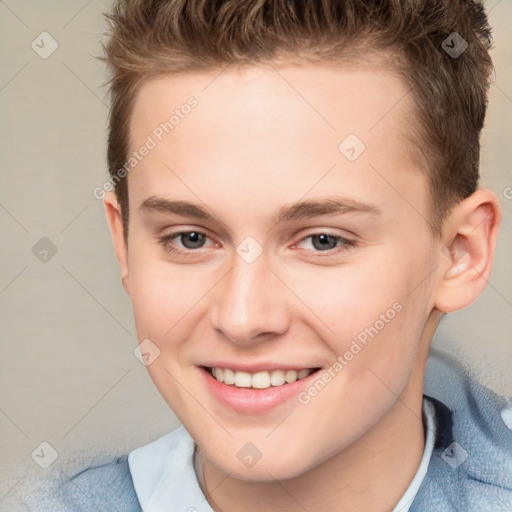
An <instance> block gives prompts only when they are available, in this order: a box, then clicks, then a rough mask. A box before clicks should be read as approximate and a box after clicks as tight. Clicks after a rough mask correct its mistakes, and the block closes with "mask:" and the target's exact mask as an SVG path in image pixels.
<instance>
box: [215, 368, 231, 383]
mask: <svg viewBox="0 0 512 512" xmlns="http://www.w3.org/2000/svg"><path fill="white" fill-rule="evenodd" d="M214 377H215V375H214ZM215 378H217V377H215ZM234 383H235V372H234V371H233V370H230V369H229V368H225V369H224V384H234Z"/></svg>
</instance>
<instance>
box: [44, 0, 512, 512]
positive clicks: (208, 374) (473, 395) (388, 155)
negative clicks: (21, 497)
mask: <svg viewBox="0 0 512 512" xmlns="http://www.w3.org/2000/svg"><path fill="white" fill-rule="evenodd" d="M109 20H110V22H111V32H110V39H109V41H108V44H107V45H106V59H107V62H108V65H109V69H110V71H111V73H112V78H111V92H112V105H111V111H110V127H109V130H110V131H109V141H108V163H109V169H110V174H111V178H110V179H109V181H108V182H106V183H105V185H104V186H103V187H100V188H99V189H98V190H97V191H96V192H95V193H96V194H97V195H98V196H99V197H102V198H103V199H104V204H105V208H106V214H107V218H108V222H109V225H110V228H111V231H112V236H113V241H114V246H115V251H116V254H117V258H118V260H119V263H120V266H121V272H122V282H123V286H124V288H125V290H126V292H127V293H128V294H129V295H130V298H131V301H132V304H133V311H134V316H135V322H136V328H137V334H138V338H139V340H140V347H141V355H142V357H143V360H144V362H145V364H146V365H147V369H148V371H149V374H150V376H151V378H152V380H153V382H154V383H155V385H156V387H157V389H158V391H159V392H160V393H161V395H162V396H163V398H164V399H165V400H166V402H167V403H168V404H169V406H170V407H171V408H172V410H173V411H174V413H175V414H176V416H177V417H178V418H179V420H180V421H181V423H182V425H183V426H182V427H180V428H179V429H177V430H175V431H173V432H171V433H169V434H167V435H165V436H163V437H162V438H160V439H158V440H156V441H154V442H153V443H151V444H149V445H147V446H143V447H141V448H138V449H136V450H134V451H132V452H131V453H130V454H129V455H127V456H125V457H121V458H118V459H116V460H115V461H113V462H112V463H111V464H107V465H103V466H100V467H93V468H89V469H87V470H85V471H83V472H81V473H80V474H78V475H76V476H75V477H73V478H72V479H70V481H68V482H66V483H65V484H64V485H63V486H62V487H61V488H60V489H59V491H58V493H57V494H56V495H55V496H54V499H55V501H56V502H57V503H61V504H65V507H66V508H65V509H66V510H97V509H98V508H99V509H101V510H134V511H135V510H143V511H144V512H149V511H151V512H156V511H159V512H163V511H168V512H177V511H180V512H185V511H196V510H197V511H210V512H211V511H212V510H214V511H217V512H234V511H240V510H244V511H245V512H251V511H256V510H257V511H259V512H263V511H273V512H275V511H287V512H290V511H295V510H297V511H299V510H300V511H305V510H306V511H308V512H317V511H322V512H325V511H333V512H334V511H336V512H340V511H351V512H354V511H363V510H364V511H369V510H371V511H372V512H384V511H394V512H399V511H400V512H405V511H408V510H409V511H410V512H413V511H414V512H418V511H422V512H423V511H430V510H432V511H434V510H435V511H437V512H439V511H452V510H461V511H477V510H478V511H482V510H496V511H497V510H503V511H505V510H510V509H511V507H512V454H511V452H512V432H511V426H512V422H511V421H510V415H511V409H510V401H508V400H507V399H506V398H504V397H501V396H498V395H497V394H495V393H493V392H491V391H490V390H488V389H486V388H484V387H483V386H481V385H480V384H478V383H477V382H476V381H474V380H472V379H470V378H469V377H468V375H466V373H465V372H464V371H463V370H462V369H461V368H460V367H458V366H457V364H456V363H455V362H454V361H452V360H450V359H449V358H447V357H445V356H441V355H439V354H435V353H431V351H430V344H431V341H432V337H433V335H434V332H435V330H436V328H437V326H438V324H439V321H440V320H441V318H442V317H443V315H445V314H447V313H450V312H452V311H456V310H459V309H461V308H464V307H465V306H467V305H468V304H470V303H471V302H473V301H474V300H475V299H476V298H477V297H478V296H479V295H480V293H481V292H482V290H483V289H484V287H485V285H486V282H487V280H488V279H489V275H490V272H491V264H492V258H493V253H494V249H495V243H496V237H497V232H498V225H499V222H500V207H499V202H498V199H497V197H496V196H495V194H493V193H492V192H491V191H489V190H485V189H482V188H479V187H478V179H479V148H480V146H479V136H480V132H481V129H482V126H483V122H484V117H485V112H486V101H487V99H486V98H487V90H488V86H489V75H490V72H491V69H492V62H491V59H490V57H489V53H488V50H489V48H490V44H491V39H490V29H489V26H488V22H487V19H486V16H485V13H484V9H483V6H482V4H481V2H479V1H471V0H428V1H427V0H415V1H405V0H404V1H397V0H379V1H371V0H322V1H320V0H319V1H316V0H315V1H314V0H244V1H242V0H219V1H216V0H211V1H208V0H132V1H129V2H128V1H119V2H117V3H116V4H115V6H114V9H113V11H112V13H111V14H109ZM429 355H430V357H429ZM63 506H64V505H63Z"/></svg>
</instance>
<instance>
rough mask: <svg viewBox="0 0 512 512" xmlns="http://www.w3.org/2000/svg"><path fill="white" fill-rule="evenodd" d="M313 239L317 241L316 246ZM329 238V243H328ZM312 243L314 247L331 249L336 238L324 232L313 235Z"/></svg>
mask: <svg viewBox="0 0 512 512" xmlns="http://www.w3.org/2000/svg"><path fill="white" fill-rule="evenodd" d="M315 239H317V240H318V241H319V244H318V247H317V246H316V245H317V244H315ZM329 239H331V243H329ZM313 245H315V248H316V249H319V248H320V249H325V248H328V249H332V248H333V247H334V246H335V245H336V240H335V239H334V238H333V237H331V235H326V234H325V233H324V234H322V235H317V236H315V237H313Z"/></svg>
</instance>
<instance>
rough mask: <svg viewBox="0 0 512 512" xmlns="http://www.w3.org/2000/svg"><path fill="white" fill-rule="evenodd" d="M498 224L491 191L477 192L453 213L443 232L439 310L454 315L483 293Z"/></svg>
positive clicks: (496, 209)
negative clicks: (453, 313) (453, 312)
mask: <svg viewBox="0 0 512 512" xmlns="http://www.w3.org/2000/svg"><path fill="white" fill-rule="evenodd" d="M500 220H501V212H500V204H499V200H498V198H497V197H496V195H495V194H494V193H493V192H491V191H490V190H483V189H480V190H477V191H476V192H475V193H474V194H472V195H471V196H470V197H468V198H467V199H465V200H463V201H462V202H460V203H459V204H458V205H457V206H456V207H455V208H454V209H453V211H452V213H451V214H450V217H449V218H448V219H447V221H446V224H445V230H444V246H443V248H442V253H443V255H442V256H441V266H442V270H441V272H442V278H441V281H440V282H439V285H438V287H437V289H436V296H435V306H436V308H437V309H438V310H440V311H442V312H443V313H450V312H452V311H457V310H459V309H462V308H464V307H466V306H468V305H469V304H471V303H472V302H473V301H474V300H476V299H477V298H478V296H479V295H480V294H481V293H482V291H483V289H484V288H485V286H486V284H487V281H488V280H489V277H490V274H491V268H492V259H493V256H494V250H495V246H496V238H497V234H498V227H499V223H500Z"/></svg>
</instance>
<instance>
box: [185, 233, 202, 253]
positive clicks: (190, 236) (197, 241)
mask: <svg viewBox="0 0 512 512" xmlns="http://www.w3.org/2000/svg"><path fill="white" fill-rule="evenodd" d="M183 237H184V239H185V242H187V243H189V244H191V246H190V245H187V243H184V245H185V246H186V247H188V248H189V249H191V248H196V247H199V246H200V245H201V242H202V235H201V233H196V232H195V231H193V232H191V233H186V234H185V235H183ZM182 242H183V239H182Z"/></svg>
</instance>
